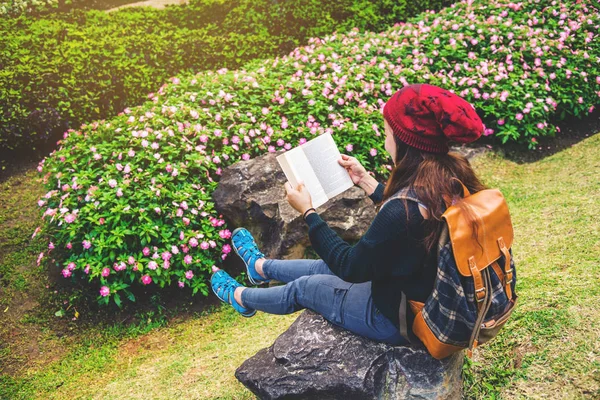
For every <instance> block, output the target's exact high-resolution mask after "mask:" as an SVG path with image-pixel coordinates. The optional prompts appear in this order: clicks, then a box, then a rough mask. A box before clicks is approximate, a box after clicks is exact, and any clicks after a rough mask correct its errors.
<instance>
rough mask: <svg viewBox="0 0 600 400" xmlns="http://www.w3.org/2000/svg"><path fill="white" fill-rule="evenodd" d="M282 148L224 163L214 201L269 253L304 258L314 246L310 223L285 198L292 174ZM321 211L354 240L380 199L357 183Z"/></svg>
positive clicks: (346, 237) (229, 221) (344, 236)
mask: <svg viewBox="0 0 600 400" xmlns="http://www.w3.org/2000/svg"><path fill="white" fill-rule="evenodd" d="M282 153H283V150H282V151H279V152H276V153H267V154H264V155H261V156H259V157H256V158H255V159H252V160H248V161H239V162H237V163H235V164H233V165H230V166H229V167H227V168H225V169H224V170H223V172H222V175H221V178H220V180H219V184H218V186H217V188H216V189H215V191H214V192H213V200H214V202H215V209H216V210H217V211H218V212H219V213H220V214H223V217H224V218H225V220H226V222H227V226H229V227H230V229H231V230H232V231H233V229H234V228H237V227H240V226H243V227H245V228H246V229H248V230H249V231H250V232H251V233H252V235H253V236H254V238H255V240H256V242H257V244H258V246H259V248H260V249H261V251H262V252H263V253H264V254H265V255H266V256H267V257H269V258H276V259H289V258H304V251H305V249H306V247H308V246H310V240H309V238H308V227H307V226H306V222H304V221H303V220H302V215H301V214H300V213H299V212H298V211H296V210H294V209H293V208H292V207H291V206H290V205H289V203H288V202H287V200H286V199H285V196H286V192H285V188H284V184H285V183H286V182H287V179H286V177H285V174H284V173H283V171H282V169H281V167H280V166H279V163H278V162H277V160H276V158H275V157H276V156H278V155H280V154H282ZM317 212H318V213H319V214H320V215H321V216H322V217H323V219H324V220H326V221H327V223H328V224H329V226H330V227H331V228H332V229H333V230H335V231H336V232H337V233H338V234H339V235H340V237H341V238H342V239H344V240H345V241H347V242H350V241H357V240H359V239H360V238H361V236H362V235H364V233H365V232H366V231H367V229H368V228H369V225H370V224H371V221H372V220H373V219H374V218H375V204H374V203H373V201H372V200H371V199H370V198H369V197H367V196H366V194H365V191H364V190H362V189H361V188H360V187H358V186H354V187H352V188H350V189H349V190H347V191H345V192H344V193H340V194H339V195H337V196H335V197H334V198H332V199H331V200H329V201H328V202H327V203H325V204H323V205H322V206H320V207H318V208H317Z"/></svg>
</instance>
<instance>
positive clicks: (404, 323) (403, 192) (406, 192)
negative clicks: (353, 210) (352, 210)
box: [379, 187, 427, 343]
mask: <svg viewBox="0 0 600 400" xmlns="http://www.w3.org/2000/svg"><path fill="white" fill-rule="evenodd" d="M392 199H406V200H412V201H414V202H416V203H418V204H419V205H420V206H421V207H423V208H425V209H427V207H426V206H425V205H424V204H423V203H421V202H420V201H419V199H418V198H417V196H416V194H415V192H414V190H413V189H412V188H409V187H405V188H402V189H400V190H398V191H397V192H396V193H394V194H393V195H391V196H390V197H389V198H387V199H386V201H384V202H383V204H382V205H381V207H380V208H379V210H381V209H382V208H383V206H384V205H385V204H387V202H388V201H390V200H392ZM400 293H401V299H400V307H399V310H398V321H399V324H400V335H402V337H404V338H405V339H406V340H408V342H409V343H414V340H413V339H412V337H411V333H412V332H409V331H408V318H407V307H408V299H407V298H406V294H404V292H402V291H401V292H400Z"/></svg>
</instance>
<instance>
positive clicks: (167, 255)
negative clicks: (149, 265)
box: [161, 251, 172, 261]
mask: <svg viewBox="0 0 600 400" xmlns="http://www.w3.org/2000/svg"><path fill="white" fill-rule="evenodd" d="M171 256H172V255H171V253H170V252H168V251H163V253H162V254H161V258H162V259H163V260H166V261H169V260H170V259H171Z"/></svg>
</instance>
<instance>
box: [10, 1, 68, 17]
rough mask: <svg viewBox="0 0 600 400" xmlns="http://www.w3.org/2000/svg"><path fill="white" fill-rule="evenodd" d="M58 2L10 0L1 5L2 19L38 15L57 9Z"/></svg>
mask: <svg viewBox="0 0 600 400" xmlns="http://www.w3.org/2000/svg"><path fill="white" fill-rule="evenodd" d="M57 5H58V0H8V1H4V0H3V1H2V3H0V18H12V17H15V16H17V15H21V14H25V13H37V12H42V11H46V10H50V9H52V8H55V7H57Z"/></svg>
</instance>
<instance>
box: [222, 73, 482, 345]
mask: <svg viewBox="0 0 600 400" xmlns="http://www.w3.org/2000/svg"><path fill="white" fill-rule="evenodd" d="M383 116H384V126H385V149H386V151H387V152H388V153H389V154H390V156H391V157H392V160H393V162H394V168H393V169H392V171H391V174H390V177H389V179H388V180H387V183H386V185H385V187H384V185H383V184H381V183H379V182H377V181H376V180H375V178H373V177H372V176H371V175H369V174H368V173H367V171H366V170H365V168H364V167H363V166H362V165H360V163H359V162H358V161H357V160H356V158H354V157H350V156H348V155H345V154H342V156H341V159H340V160H338V162H339V163H340V165H342V166H343V167H344V168H346V170H347V171H348V174H349V175H350V177H351V178H352V181H353V182H354V183H355V184H357V185H359V186H360V187H361V188H363V189H364V190H365V192H366V193H367V195H368V196H369V198H370V199H371V200H372V201H373V202H374V203H375V204H376V205H378V213H377V215H376V217H375V219H374V220H373V221H372V223H371V225H370V227H369V229H368V230H367V232H366V233H365V234H364V236H362V238H361V239H360V241H359V242H358V243H357V244H355V245H353V246H351V245H349V244H348V243H346V242H345V241H344V240H342V239H341V238H340V237H339V236H338V235H337V233H336V232H335V231H333V230H332V229H331V228H330V227H329V226H328V225H327V223H326V222H325V221H324V220H323V219H321V217H320V215H319V214H318V213H317V212H316V210H315V209H314V208H312V203H311V198H310V194H309V193H308V191H307V190H305V188H304V186H303V185H302V184H300V185H299V186H298V187H297V188H293V187H292V186H291V184H289V182H288V183H286V185H285V189H286V192H287V196H286V198H287V200H288V202H289V203H290V205H291V206H292V207H293V208H294V209H296V210H297V211H299V212H300V213H302V214H303V217H304V219H305V221H306V223H307V224H308V235H309V238H310V241H311V244H312V246H313V249H314V250H315V251H316V253H317V254H318V255H319V256H320V257H321V259H317V260H277V259H266V258H265V255H264V254H263V253H261V252H260V250H259V249H258V248H257V246H256V243H255V241H254V239H253V237H252V235H251V234H250V232H248V231H247V230H246V229H244V228H238V229H236V230H234V232H233V235H232V245H233V247H234V250H235V251H236V253H237V254H238V255H239V256H240V257H241V258H242V259H243V260H244V263H245V264H246V267H247V273H248V278H249V280H250V282H251V283H253V284H262V283H265V282H268V281H269V280H271V279H276V280H278V281H282V282H284V283H286V284H285V285H282V286H276V287H270V288H246V287H244V286H242V285H241V284H239V283H238V282H236V281H235V280H234V279H233V278H231V277H230V276H229V275H228V274H227V273H226V272H225V271H223V270H217V271H216V272H215V273H214V274H213V276H212V279H211V285H212V288H213V291H214V292H215V294H216V295H217V296H218V297H219V298H220V299H221V300H222V301H225V302H227V303H229V304H231V305H232V306H233V307H234V308H235V309H236V310H237V311H238V312H240V313H241V314H242V315H244V316H247V317H249V316H252V315H254V313H255V312H256V310H261V311H264V312H268V313H272V314H289V313H292V312H295V311H298V310H300V309H303V308H309V309H311V310H313V311H315V312H317V313H319V314H321V315H323V317H324V318H326V319H327V320H329V321H330V322H332V323H333V324H336V325H338V326H341V327H344V328H345V329H348V330H350V331H352V332H354V333H356V334H359V335H363V336H366V337H368V338H371V339H373V340H376V341H380V342H385V343H389V344H392V345H403V344H408V340H407V338H405V337H403V336H402V335H401V334H400V332H399V318H398V308H399V305H400V300H401V292H404V293H405V294H406V297H407V298H408V299H409V300H416V301H419V302H425V300H426V299H427V297H428V296H429V294H430V293H431V292H432V289H433V283H434V279H435V274H436V248H435V244H436V243H437V240H438V235H439V231H440V227H441V224H442V223H443V221H441V219H440V217H441V215H442V213H443V212H444V211H445V202H444V200H443V199H448V198H453V197H454V196H461V195H462V188H461V187H460V184H459V183H457V182H456V180H454V179H451V178H452V177H456V178H458V179H460V180H461V181H462V182H463V183H464V184H465V186H467V188H468V189H469V191H470V192H471V193H475V192H477V191H479V190H482V189H484V188H485V187H484V186H483V185H482V184H481V183H480V181H479V179H478V178H477V176H476V175H475V173H474V171H473V170H472V169H471V166H470V165H469V162H468V161H467V160H466V159H465V158H464V157H463V156H461V155H459V154H453V153H449V152H448V150H449V149H448V142H449V141H456V142H462V143H466V142H472V141H474V140H476V139H478V138H479V137H480V136H481V134H482V132H483V130H484V126H483V124H482V122H481V119H480V118H479V117H478V116H477V113H476V112H475V111H474V108H473V107H472V106H471V105H470V104H469V103H468V102H467V101H465V100H464V99H462V98H460V97H459V96H457V95H455V94H453V93H451V92H449V91H447V90H445V89H441V88H439V87H437V86H432V85H428V84H415V85H409V86H406V87H404V88H402V89H400V90H399V91H398V92H396V93H395V94H394V95H393V96H392V97H391V98H390V99H389V101H388V102H387V103H386V105H385V108H384V111H383ZM405 187H412V188H413V189H414V191H415V192H414V193H415V194H416V196H417V198H418V199H419V200H420V202H419V203H416V202H414V201H409V200H401V199H396V198H395V199H391V200H390V201H387V202H386V200H387V199H388V198H390V196H392V195H393V194H395V193H396V192H397V191H398V190H400V189H402V188H405ZM384 202H385V205H384V206H383V203H384ZM413 319H414V315H412V314H411V312H410V310H409V315H408V323H409V331H410V328H411V326H412V321H413Z"/></svg>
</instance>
